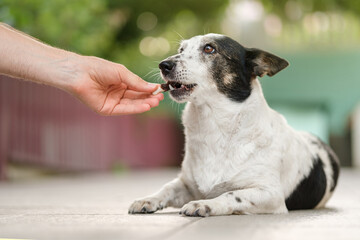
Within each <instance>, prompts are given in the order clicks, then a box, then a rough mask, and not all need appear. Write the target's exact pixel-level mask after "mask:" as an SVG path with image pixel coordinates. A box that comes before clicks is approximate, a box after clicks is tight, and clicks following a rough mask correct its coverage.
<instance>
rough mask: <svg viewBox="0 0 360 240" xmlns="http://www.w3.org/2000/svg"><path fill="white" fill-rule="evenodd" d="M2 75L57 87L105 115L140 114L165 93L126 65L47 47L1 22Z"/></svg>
mask: <svg viewBox="0 0 360 240" xmlns="http://www.w3.org/2000/svg"><path fill="white" fill-rule="evenodd" d="M0 74H4V75H9V76H13V77H16V78H22V79H26V80H30V81H33V82H38V83H43V84H46V85H50V86H54V87H57V88H60V89H63V90H66V91H67V92H69V93H71V94H72V95H74V96H75V97H77V98H78V99H79V100H81V101H82V102H83V103H85V104H86V105H88V106H89V107H90V108H92V109H93V110H94V111H96V112H97V113H99V114H102V115H122V114H134V113H141V112H145V111H148V110H150V109H151V108H152V107H156V106H157V105H158V104H159V101H160V100H162V99H163V95H162V94H158V95H156V96H153V95H151V93H152V92H154V91H155V89H156V88H157V87H158V86H157V85H155V84H148V83H147V82H145V81H144V80H143V79H141V78H140V77H138V76H137V75H136V74H134V73H132V72H131V71H129V70H128V69H127V68H126V67H125V66H123V65H121V64H117V63H114V62H110V61H107V60H104V59H101V58H97V57H92V56H81V55H78V54H76V53H72V52H68V51H64V50H61V49H58V48H54V47H51V46H48V45H46V44H44V43H42V42H40V41H38V40H36V39H34V38H32V37H30V36H27V35H26V34H24V33H21V32H18V31H17V30H15V29H12V28H10V27H8V26H6V25H3V24H1V23H0Z"/></svg>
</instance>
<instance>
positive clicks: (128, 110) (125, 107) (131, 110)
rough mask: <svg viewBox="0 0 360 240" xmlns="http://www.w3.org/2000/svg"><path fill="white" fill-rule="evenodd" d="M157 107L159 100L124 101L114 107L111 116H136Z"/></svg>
mask: <svg viewBox="0 0 360 240" xmlns="http://www.w3.org/2000/svg"><path fill="white" fill-rule="evenodd" d="M158 105H159V99H157V98H148V99H143V100H131V99H124V100H121V101H120V104H118V105H116V107H115V108H114V109H113V111H112V113H111V115H126V114H137V113H143V112H146V111H149V110H150V109H151V108H153V107H156V106H158Z"/></svg>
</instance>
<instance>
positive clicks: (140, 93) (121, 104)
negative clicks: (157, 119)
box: [68, 56, 164, 115]
mask: <svg viewBox="0 0 360 240" xmlns="http://www.w3.org/2000/svg"><path fill="white" fill-rule="evenodd" d="M70 62H71V63H72V64H71V65H72V66H75V69H76V70H75V74H71V76H72V77H73V80H72V81H71V84H70V88H68V91H69V92H70V93H72V94H73V95H74V96H76V97H77V98H79V99H80V100H81V101H82V102H83V103H85V104H86V105H88V106H89V107H90V108H92V109H93V110H94V111H95V112H97V113H99V114H101V115H125V114H135V113H142V112H146V111H148V110H150V109H151V108H153V107H156V106H158V105H159V101H161V100H162V99H163V98H164V95H163V94H157V95H155V96H154V95H152V92H154V91H155V90H156V89H157V88H158V86H159V85H158V84H152V83H147V82H145V81H144V80H142V79H141V78H140V77H138V76H137V75H135V74H134V73H132V72H131V71H129V70H128V69H127V68H126V67H124V66H123V65H121V64H116V63H113V62H110V61H106V60H104V59H101V58H97V57H87V56H77V58H75V59H71V60H70ZM72 73H74V72H72Z"/></svg>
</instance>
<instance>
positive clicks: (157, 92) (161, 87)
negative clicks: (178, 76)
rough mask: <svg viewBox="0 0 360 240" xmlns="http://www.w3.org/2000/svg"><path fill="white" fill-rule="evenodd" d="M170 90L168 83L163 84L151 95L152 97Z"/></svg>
mask: <svg viewBox="0 0 360 240" xmlns="http://www.w3.org/2000/svg"><path fill="white" fill-rule="evenodd" d="M169 90H170V87H169V83H163V84H161V85H160V87H159V88H158V89H156V90H155V91H154V92H153V93H152V94H153V95H156V94H159V93H161V92H167V91H169Z"/></svg>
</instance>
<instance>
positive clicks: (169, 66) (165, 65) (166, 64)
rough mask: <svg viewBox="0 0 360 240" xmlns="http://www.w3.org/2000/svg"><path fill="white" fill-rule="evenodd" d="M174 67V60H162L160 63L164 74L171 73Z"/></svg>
mask: <svg viewBox="0 0 360 240" xmlns="http://www.w3.org/2000/svg"><path fill="white" fill-rule="evenodd" d="M174 67H175V63H174V62H173V61H162V62H161V63H160V64H159V68H160V70H161V72H162V73H163V74H164V75H167V74H169V73H170V72H171V70H173V69H174Z"/></svg>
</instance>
